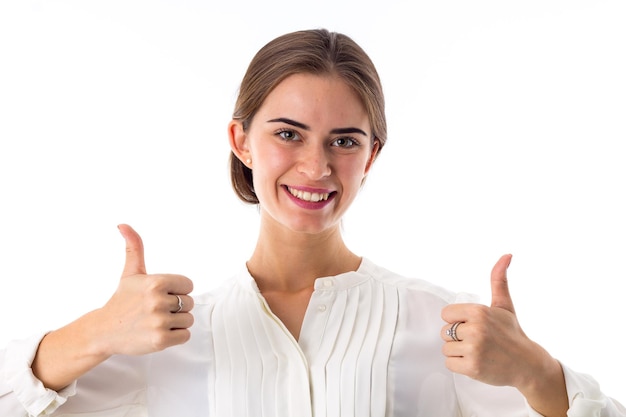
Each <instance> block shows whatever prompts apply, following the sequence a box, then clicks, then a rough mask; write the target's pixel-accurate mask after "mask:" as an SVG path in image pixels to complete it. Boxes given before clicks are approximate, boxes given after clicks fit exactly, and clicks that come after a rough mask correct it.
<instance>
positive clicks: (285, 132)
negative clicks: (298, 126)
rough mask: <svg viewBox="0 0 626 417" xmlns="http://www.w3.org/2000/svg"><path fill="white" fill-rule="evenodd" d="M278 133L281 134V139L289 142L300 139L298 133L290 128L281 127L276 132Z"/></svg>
mask: <svg viewBox="0 0 626 417" xmlns="http://www.w3.org/2000/svg"><path fill="white" fill-rule="evenodd" d="M276 134H277V135H278V136H280V138H281V139H283V140H284V141H287V142H289V141H294V140H298V139H299V137H298V134H297V133H296V132H294V131H293V130H289V129H281V130H279V131H278V132H276Z"/></svg>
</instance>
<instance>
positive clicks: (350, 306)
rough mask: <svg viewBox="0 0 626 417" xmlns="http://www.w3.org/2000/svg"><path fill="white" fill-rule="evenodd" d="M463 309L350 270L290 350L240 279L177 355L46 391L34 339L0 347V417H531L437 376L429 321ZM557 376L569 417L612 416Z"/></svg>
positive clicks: (584, 384)
mask: <svg viewBox="0 0 626 417" xmlns="http://www.w3.org/2000/svg"><path fill="white" fill-rule="evenodd" d="M463 297H464V296H463V295H462V294H461V295H458V294H453V293H451V292H449V291H447V290H444V289H442V288H440V287H437V286H435V285H433V284H430V283H428V282H426V281H422V280H418V279H408V278H404V277H401V276H399V275H397V274H395V273H393V272H390V271H388V270H385V269H383V268H381V267H379V266H377V265H375V264H373V263H372V262H371V261H369V260H368V259H363V261H362V263H361V266H360V267H359V269H358V271H356V272H348V273H345V274H341V275H338V276H334V277H323V278H319V279H317V280H316V282H315V291H314V292H313V295H312V297H311V300H310V302H309V305H308V308H307V311H306V314H305V318H304V322H303V324H302V330H301V333H300V339H299V340H295V339H294V338H293V336H292V335H291V333H289V331H288V330H287V329H286V328H285V326H284V325H283V324H282V323H281V321H280V320H279V319H278V318H277V317H276V316H275V315H274V314H273V313H272V312H271V311H270V309H269V307H268V305H267V303H266V302H265V300H264V298H263V296H262V295H261V293H260V291H259V290H258V287H257V286H256V283H255V281H254V280H253V278H252V277H251V276H250V275H249V273H248V272H247V270H246V269H245V268H244V269H243V270H242V271H241V272H240V273H239V274H238V275H237V276H235V277H234V278H233V279H232V280H230V281H228V282H227V283H226V284H225V285H223V286H222V287H220V288H219V289H217V290H215V291H212V292H210V293H207V294H204V295H201V296H198V297H194V301H195V307H194V310H193V313H194V317H195V323H194V325H193V327H192V338H191V340H190V341H189V342H187V343H186V344H184V345H180V346H175V347H172V348H169V349H166V350H165V351H162V352H158V353H154V354H150V355H145V356H115V357H112V358H110V359H109V360H107V361H106V362H104V363H102V364H101V365H99V366H98V367H96V368H95V369H93V370H92V371H90V372H89V373H87V374H85V375H84V376H83V377H81V378H80V379H79V380H78V381H76V382H75V383H74V384H72V385H71V386H69V387H67V388H66V389H64V390H62V391H60V392H54V391H50V390H47V389H45V388H44V387H43V386H42V385H41V383H40V382H39V381H37V380H36V379H35V378H34V377H33V375H32V372H31V371H30V364H31V362H32V358H33V357H34V354H35V352H36V349H37V345H38V343H39V341H40V339H41V337H42V335H37V336H35V337H33V338H31V339H29V340H22V341H15V342H12V343H11V344H9V346H8V347H7V349H6V350H5V351H0V416H15V417H20V416H44V415H54V416H81V417H104V416H106V417H143V416H146V417H147V416H149V417H209V416H214V417H244V416H250V417H280V416H285V417H306V416H315V417H331V416H333V417H334V416H344V417H347V416H358V417H365V416H376V417H383V416H394V417H404V416H407V417H408V416H411V417H461V416H464V417H469V416H480V417H489V416H493V417H509V416H510V417H514V416H515V417H517V416H539V414H537V413H536V412H534V411H533V410H532V409H531V408H530V407H529V406H528V405H527V404H526V401H525V400H524V398H523V397H522V396H521V395H520V394H519V392H518V391H517V390H515V389H513V388H510V387H493V386H489V385H485V384H482V383H480V382H477V381H474V380H471V379H470V378H467V377H464V376H461V375H457V374H453V373H451V372H450V371H448V370H447V368H446V367H445V363H444V357H443V355H442V353H441V348H442V343H443V341H442V340H441V338H440V336H439V334H440V329H441V327H442V326H443V325H444V323H443V321H442V319H441V317H440V314H441V309H442V308H443V307H444V306H445V305H446V304H448V303H451V302H458V301H463V302H465V301H468V300H467V299H466V298H465V299H461V298H463ZM564 372H565V377H566V383H567V389H568V395H569V398H570V406H571V408H570V411H569V414H568V415H569V416H570V417H588V416H606V417H608V416H614V417H617V416H626V409H625V408H624V407H622V406H621V405H619V404H618V403H617V402H615V401H614V400H611V399H609V398H606V397H605V396H604V395H603V394H602V393H601V392H600V391H599V389H598V385H597V384H596V382H595V381H594V380H593V379H591V378H590V377H588V376H586V375H582V374H577V373H574V372H572V371H571V370H569V369H568V368H566V367H564Z"/></svg>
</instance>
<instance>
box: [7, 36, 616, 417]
mask: <svg viewBox="0 0 626 417" xmlns="http://www.w3.org/2000/svg"><path fill="white" fill-rule="evenodd" d="M228 132H229V138H230V144H231V148H232V155H231V178H232V182H233V188H234V190H235V191H236V193H237V195H238V196H239V197H240V198H241V199H242V200H243V201H245V202H248V203H251V204H258V206H259V212H260V220H261V222H260V232H259V236H258V241H257V245H256V247H255V249H254V251H253V253H252V255H251V257H250V259H249V260H248V262H247V263H246V265H245V267H243V266H242V268H241V271H240V272H239V273H238V274H236V275H235V276H234V277H233V279H232V280H230V281H229V282H228V283H226V284H225V285H224V286H222V287H221V288H219V289H216V290H215V291H212V292H210V293H208V294H204V295H201V296H198V297H194V298H191V297H190V296H189V294H190V293H191V291H192V288H193V285H192V282H191V281H190V280H189V279H188V278H186V277H183V276H180V275H147V273H146V266H145V263H144V257H143V245H142V241H141V238H140V237H139V235H138V234H137V233H136V232H135V231H134V230H133V229H132V228H131V227H130V226H127V225H121V226H120V232H121V233H122V235H123V236H124V238H125V240H126V253H127V255H126V264H125V267H124V271H123V273H122V278H121V280H120V285H119V287H118V289H117V291H116V292H115V294H114V295H113V296H112V297H111V299H110V300H109V301H108V302H107V304H106V305H105V306H104V307H102V308H100V309H97V310H94V311H92V312H90V313H88V314H86V315H85V316H83V317H81V318H79V319H77V320H76V321H75V322H73V323H70V324H69V325H67V326H65V327H63V328H61V329H58V330H56V331H52V332H49V333H47V334H45V335H44V334H42V335H36V336H34V337H32V338H30V339H28V340H22V341H15V342H13V343H11V344H10V345H9V346H8V347H7V349H6V350H5V351H4V352H2V354H0V365H1V368H2V379H1V380H0V414H1V415H3V416H4V415H11V416H26V415H33V416H41V415H55V416H73V415H80V416H109V417H117V416H119V417H122V416H151V417H154V416H163V417H165V416H167V417H172V416H220V417H224V416H307V415H310V416H312V415H314V416H340V415H341V416H365V415H372V416H429V417H433V416H437V417H446V416H470V415H477V416H499V417H502V416H518V415H529V416H537V415H544V416H564V415H566V413H569V414H568V415H570V416H580V417H582V416H589V415H602V416H626V410H625V409H624V408H623V407H622V406H621V405H619V404H618V403H617V402H616V401H613V400H611V399H608V398H606V397H605V396H604V395H603V394H602V393H601V392H600V391H599V390H598V387H597V384H596V383H595V382H594V381H593V380H592V379H591V378H589V377H587V376H584V375H580V374H577V373H575V372H573V371H571V370H570V369H569V368H567V367H564V366H562V365H561V364H560V363H559V362H558V361H557V360H556V359H554V358H552V357H551V356H550V355H549V354H548V353H547V352H546V351H545V350H544V349H543V348H541V347H540V346H539V345H537V344H536V343H534V342H533V341H531V340H530V339H528V338H527V337H526V336H525V334H524V333H523V332H522V330H521V328H520V327H519V324H518V322H517V319H516V317H515V311H514V308H513V303H512V301H511V297H510V295H509V292H508V288H507V284H506V269H507V267H508V264H509V262H510V259H511V257H510V255H505V256H503V257H502V258H501V259H500V260H499V261H498V262H497V263H496V265H495V266H494V268H493V271H492V294H493V298H492V304H491V306H490V307H487V306H482V305H479V304H472V303H462V304H454V303H455V302H458V301H463V300H461V297H457V296H456V295H455V294H453V293H451V292H449V291H447V290H444V289H442V288H439V287H437V286H435V285H433V284H430V283H428V282H424V281H421V280H417V279H408V278H404V277H401V276H399V275H397V274H395V273H393V272H390V271H388V270H386V269H383V268H381V267H379V266H377V265H375V264H374V263H372V262H371V261H369V260H368V259H367V258H363V257H361V256H359V255H357V254H355V253H353V252H352V251H351V250H350V249H349V248H348V247H347V246H346V245H345V243H344V241H343V239H342V236H341V227H340V225H341V218H342V216H343V214H344V213H345V212H346V210H347V209H348V208H349V206H350V205H351V203H352V202H353V201H354V198H355V197H356V195H357V193H358V192H359V189H360V187H361V185H362V184H363V182H364V181H365V179H366V177H367V175H368V173H369V171H370V169H371V167H372V165H373V163H374V162H375V160H376V157H377V156H378V154H379V153H380V151H381V150H382V148H383V147H384V145H385V141H386V122H385V113H384V100H383V93H382V88H381V85H380V81H379V79H378V75H377V73H376V70H375V68H374V66H373V64H372V63H371V61H370V60H369V58H368V57H367V55H366V54H365V53H364V52H363V51H362V50H361V48H360V47H359V46H358V45H356V44H355V43H354V42H353V41H352V40H351V39H350V38H348V37H346V36H344V35H341V34H336V33H329V32H327V31H325V30H311V31H302V32H297V33H291V34H287V35H284V36H281V37H279V38H277V39H275V40H273V41H271V42H270V43H269V44H267V45H266V46H265V47H263V48H262V49H261V50H260V51H259V52H258V53H257V55H256V56H255V57H254V59H253V60H252V62H251V63H250V66H249V68H248V71H247V73H246V75H245V76H244V79H243V81H242V84H241V88H240V93H239V98H238V100H237V103H236V106H235V111H234V116H233V120H232V121H231V123H230V124H229V129H228ZM465 301H467V300H465ZM192 308H193V315H192V313H191V310H192Z"/></svg>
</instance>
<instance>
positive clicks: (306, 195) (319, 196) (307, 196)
mask: <svg viewBox="0 0 626 417" xmlns="http://www.w3.org/2000/svg"><path fill="white" fill-rule="evenodd" d="M287 189H288V190H289V192H290V193H291V195H293V196H294V197H297V198H299V199H300V200H304V201H313V202H317V201H322V200H328V196H329V195H330V193H311V192H309V191H302V190H295V189H293V188H287Z"/></svg>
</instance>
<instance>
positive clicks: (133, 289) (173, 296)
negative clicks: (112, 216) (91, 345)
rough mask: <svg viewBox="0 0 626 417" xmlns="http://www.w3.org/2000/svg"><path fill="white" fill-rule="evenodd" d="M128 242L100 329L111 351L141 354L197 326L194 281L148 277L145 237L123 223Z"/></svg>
mask: <svg viewBox="0 0 626 417" xmlns="http://www.w3.org/2000/svg"><path fill="white" fill-rule="evenodd" d="M119 230H120V233H121V234H122V236H123V237H124V239H125V240H126V262H125V264H124V271H123V272H122V277H121V279H120V282H119V286H118V288H117V290H116V291H115V293H114V294H113V296H112V297H111V299H110V300H109V301H108V302H107V303H106V305H105V306H104V307H102V309H101V311H100V316H101V317H104V318H106V320H101V321H100V323H101V326H102V329H101V331H102V332H103V333H104V334H106V335H108V337H107V340H108V342H107V344H108V346H107V349H106V350H107V351H108V353H109V354H111V355H112V354H129V355H140V354H145V353H151V352H155V351H159V350H163V349H165V348H167V347H170V346H173V345H177V344H182V343H185V342H186V341H187V340H189V338H190V332H189V327H191V325H192V324H193V316H192V315H191V313H190V311H191V309H192V308H193V298H191V297H190V296H189V293H190V292H191V291H192V290H193V283H192V281H191V280H190V279H189V278H187V277H184V276H182V275H172V274H155V275H148V274H147V272H146V265H145V260H144V249H143V243H142V240H141V237H140V236H139V235H138V234H137V232H135V230H133V229H132V228H131V227H130V226H128V225H120V226H119Z"/></svg>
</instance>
